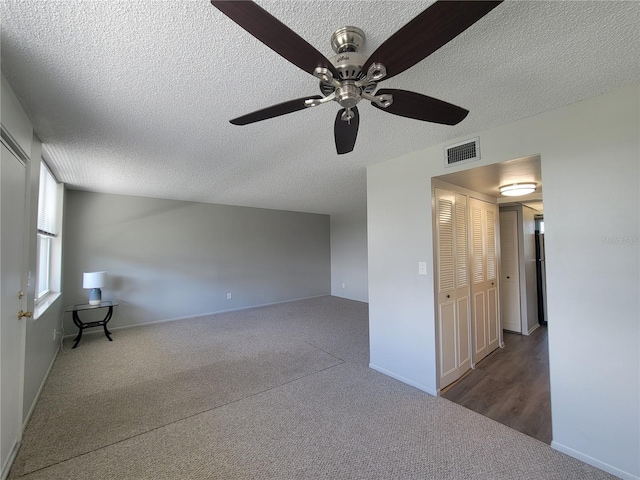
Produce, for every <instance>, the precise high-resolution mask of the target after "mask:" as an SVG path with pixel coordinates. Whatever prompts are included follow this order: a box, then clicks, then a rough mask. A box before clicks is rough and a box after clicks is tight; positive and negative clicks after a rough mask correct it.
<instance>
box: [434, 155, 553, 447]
mask: <svg viewBox="0 0 640 480" xmlns="http://www.w3.org/2000/svg"><path fill="white" fill-rule="evenodd" d="M434 179H436V180H438V181H439V182H445V183H447V184H450V185H454V186H457V187H459V188H460V189H462V190H465V191H468V192H469V191H470V192H476V193H477V194H479V195H484V196H489V197H492V198H493V199H495V201H496V203H497V206H498V207H508V208H506V210H514V211H515V210H518V209H520V210H521V211H523V210H524V209H526V215H527V219H528V217H531V219H532V222H531V225H528V224H527V228H528V227H529V226H530V227H531V228H530V230H531V232H530V233H531V238H528V237H527V241H528V242H529V243H531V245H528V244H527V248H528V249H529V250H530V252H528V254H532V255H534V256H535V252H536V248H535V246H536V238H535V236H534V230H535V228H536V227H538V225H540V222H539V220H540V219H541V218H542V214H543V204H542V178H541V159H540V157H539V156H532V157H526V158H521V159H515V160H510V161H506V162H502V163H499V164H493V165H487V166H484V167H478V168H474V169H469V170H464V171H460V172H454V173H451V174H447V175H442V176H439V177H434ZM522 182H533V183H535V184H536V185H537V186H538V189H537V191H536V192H535V193H534V194H532V195H531V194H530V195H527V196H526V197H509V198H507V197H503V196H502V195H501V194H500V192H499V187H500V186H503V185H507V184H512V183H522ZM501 210H502V209H501ZM521 216H522V214H521ZM534 217H535V219H536V220H535V222H534V221H533V218H534ZM505 227H506V226H505ZM522 227H523V224H522V222H520V224H519V225H515V224H514V225H512V229H513V230H512V232H515V231H517V228H520V229H522ZM499 228H500V233H502V225H500V226H499ZM522 235H523V233H521V236H522ZM435 244H436V242H435V239H434V245H435ZM531 252H533V253H531ZM505 253H507V252H505ZM512 253H517V252H512ZM436 255H437V252H436ZM499 257H500V261H499V270H500V285H499V286H500V296H501V299H500V300H501V301H500V304H501V307H500V308H501V312H500V315H501V316H503V314H504V313H505V312H503V310H504V305H503V301H502V300H503V298H502V295H503V291H504V287H505V286H508V285H506V284H505V282H504V278H503V277H504V275H505V271H503V264H502V260H503V259H502V258H501V257H502V254H500V255H499ZM535 263H536V260H535V257H534V261H533V262H532V264H531V265H532V266H533V270H532V269H531V267H530V266H527V272H526V273H527V274H528V275H529V277H531V272H534V273H533V277H532V278H528V280H529V283H527V284H523V285H524V287H523V288H521V290H522V292H520V293H519V296H518V297H517V298H516V299H515V301H514V305H515V306H516V307H517V308H518V310H520V311H521V314H522V315H521V316H520V315H519V316H518V319H517V321H518V322H519V324H520V325H521V326H522V327H521V328H520V329H519V330H518V331H519V333H512V332H510V331H508V330H512V329H515V328H514V327H512V328H511V329H510V328H507V327H508V325H506V324H505V322H504V321H502V320H501V330H502V332H501V333H502V339H503V341H502V344H501V347H502V348H500V349H498V350H496V351H494V352H493V353H491V354H490V355H488V356H487V357H486V358H485V359H483V360H482V361H480V362H478V363H477V364H476V365H475V368H474V369H472V370H468V371H467V372H466V373H464V374H463V375H462V378H460V379H458V380H457V381H456V382H455V383H452V384H451V385H449V386H446V385H439V388H441V390H440V393H441V395H442V397H443V398H447V399H449V400H451V401H454V402H455V403H458V404H460V405H462V406H465V407H467V408H469V409H471V410H474V411H476V412H478V413H481V414H483V415H485V416H487V417H489V418H492V419H494V420H496V421H498V422H500V423H503V424H505V425H507V426H509V427H511V428H514V429H516V430H519V431H521V432H523V433H525V434H527V435H530V436H533V437H535V438H537V439H539V440H541V441H543V442H545V443H550V442H551V411H550V410H551V408H550V403H551V402H550V386H549V354H548V336H547V329H546V326H541V327H539V326H538V325H539V318H538V314H537V306H538V295H537V285H538V282H537V278H536V273H535V272H536V265H535ZM522 273H523V275H522V276H525V272H524V267H523V272H522ZM518 275H519V274H518ZM509 276H511V275H509ZM505 278H506V277H505ZM510 280H511V279H510ZM523 281H524V280H523ZM531 282H532V283H531ZM532 286H533V290H532ZM527 287H528V291H527ZM507 290H508V289H507ZM531 292H533V300H531V298H529V303H530V304H531V305H529V306H530V307H531V306H532V305H533V306H535V307H536V308H535V310H536V313H535V314H534V313H531V314H530V311H531V312H533V308H527V298H525V296H528V297H531ZM532 302H535V305H534V304H532ZM522 307H524V308H522ZM530 315H531V316H532V318H531V319H529V318H528V317H529V316H530ZM507 323H508V322H507ZM534 323H535V325H534Z"/></svg>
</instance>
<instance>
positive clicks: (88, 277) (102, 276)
mask: <svg viewBox="0 0 640 480" xmlns="http://www.w3.org/2000/svg"><path fill="white" fill-rule="evenodd" d="M106 278H107V272H89V273H83V274H82V288H90V289H91V290H89V305H100V302H102V291H101V290H100V288H102V287H104V282H105V280H106Z"/></svg>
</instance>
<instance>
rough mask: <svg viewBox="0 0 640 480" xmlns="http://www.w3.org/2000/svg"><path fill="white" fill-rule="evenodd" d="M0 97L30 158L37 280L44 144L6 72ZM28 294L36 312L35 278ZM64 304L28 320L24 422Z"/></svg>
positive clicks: (31, 248) (5, 121)
mask: <svg viewBox="0 0 640 480" xmlns="http://www.w3.org/2000/svg"><path fill="white" fill-rule="evenodd" d="M0 97H1V98H2V115H1V117H2V126H3V127H4V128H5V129H6V130H7V131H8V132H9V133H10V134H11V136H12V137H13V139H14V140H15V141H16V142H17V143H18V144H19V145H20V147H21V148H22V149H23V150H24V152H25V153H26V154H27V155H28V156H29V159H30V161H29V162H28V163H27V175H28V184H27V189H28V190H27V203H26V208H27V216H26V219H25V221H26V222H27V225H28V227H27V228H28V242H27V245H26V250H27V259H26V263H27V264H26V265H25V270H26V271H30V272H31V276H32V279H34V278H35V272H36V232H37V217H38V185H39V183H38V182H39V178H40V162H41V154H42V144H41V143H40V141H39V140H38V138H37V137H36V136H35V135H34V133H33V129H32V127H31V123H30V122H29V118H28V117H27V115H26V113H25V112H24V110H23V109H22V106H21V105H20V102H19V101H18V99H17V97H16V96H15V94H14V92H13V90H12V89H11V86H10V85H9V83H8V82H7V81H6V79H5V77H4V75H2V94H1V95H0ZM25 277H26V275H25ZM26 293H27V296H26V299H27V302H26V310H29V311H35V309H34V296H35V281H32V282H31V284H30V285H28V286H27V289H26ZM63 305H64V301H63V298H62V296H59V297H58V298H57V299H56V300H55V301H54V302H53V303H52V305H51V306H49V308H48V309H47V310H46V311H45V312H44V313H42V314H41V315H40V316H39V317H38V318H37V319H28V320H25V322H26V324H25V330H26V332H25V358H24V391H23V397H22V405H23V407H22V419H23V421H24V420H26V419H27V418H28V417H29V415H30V414H31V412H32V411H33V408H34V407H35V404H36V401H37V399H38V395H39V392H40V389H41V388H42V385H43V384H44V381H45V380H46V378H47V375H48V373H49V369H50V368H51V366H52V364H53V361H54V360H55V357H56V354H57V352H58V346H59V341H56V340H54V339H53V332H54V330H55V329H59V328H60V320H61V317H62V310H63V309H64V306H63ZM58 340H59V337H58ZM9 413H11V412H9ZM3 414H4V412H3ZM3 460H4V459H3Z"/></svg>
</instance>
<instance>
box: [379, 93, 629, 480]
mask: <svg viewBox="0 0 640 480" xmlns="http://www.w3.org/2000/svg"><path fill="white" fill-rule="evenodd" d="M639 112H640V86H638V85H633V86H629V87H627V88H624V89H621V90H619V91H615V92H610V93H608V94H605V95H601V96H598V97H594V98H591V99H588V100H584V101H582V102H578V103H575V104H572V105H568V106H565V107H561V108H558V109H556V110H553V111H550V112H545V113H541V114H538V115H534V116H532V117H528V118H525V119H522V120H519V121H517V122H513V123H510V124H507V125H503V126H500V127H496V128H493V129H490V130H486V131H484V132H480V133H473V134H470V135H468V137H465V138H470V137H477V136H478V137H479V138H480V148H481V152H482V159H481V160H480V161H477V162H474V163H472V164H467V165H463V166H459V167H452V168H445V167H444V160H443V148H444V146H445V145H443V144H441V145H436V146H434V147H431V148H428V149H425V150H421V151H417V152H413V153H411V154H408V155H405V156H402V157H399V158H396V159H393V160H389V161H387V162H383V163H380V164H377V165H372V166H370V167H368V169H367V209H368V219H367V221H368V232H369V237H368V255H369V318H370V322H369V335H370V341H371V356H370V358H371V364H372V367H374V368H377V369H378V370H380V371H386V372H387V373H389V374H390V375H392V376H394V377H396V378H400V379H405V380H406V381H407V383H410V384H413V385H417V386H419V387H422V388H423V389H425V390H427V391H429V390H434V389H435V386H436V369H435V358H436V342H435V335H434V331H435V320H434V317H435V304H434V293H433V292H434V284H433V282H434V277H433V261H432V258H433V237H432V227H431V225H432V208H431V202H432V199H431V195H430V191H431V189H430V184H431V178H432V177H434V176H438V175H443V174H445V173H450V172H451V171H458V170H463V169H464V170H467V169H470V168H474V167H476V166H483V165H488V164H492V163H497V162H502V161H505V160H511V159H515V158H522V157H527V156H530V155H536V154H539V155H540V156H541V168H542V184H543V186H544V210H545V247H546V260H547V261H546V265H547V299H548V302H547V308H548V315H549V318H548V321H549V327H548V329H549V330H548V331H549V361H550V380H551V413H552V419H553V425H552V429H553V443H552V446H553V447H554V448H556V449H558V450H561V451H563V452H565V453H568V454H569V455H572V456H574V457H576V458H579V459H581V460H583V461H585V462H588V463H590V464H592V465H595V466H597V467H599V468H601V469H603V470H606V471H608V472H610V473H613V474H614V475H617V476H619V477H622V478H639V477H640V459H639V456H638V451H640V411H639V409H638V405H640V351H639V350H640V349H639V348H638V343H639V339H640V326H639V323H640V322H638V317H639V316H640V301H639V298H638V290H639V289H640V252H639V249H638V245H639V243H640V242H639V238H640V216H639V215H638V206H639V205H640V162H639V161H638V153H639V151H640V120H639ZM465 138H460V139H457V140H453V141H452V142H450V143H451V144H453V143H456V142H457V141H462V140H464V139H465ZM419 261H427V262H428V268H427V275H426V276H420V275H419V274H418V268H417V265H418V262H419ZM616 385H617V386H619V387H620V388H616V387H615V386H616Z"/></svg>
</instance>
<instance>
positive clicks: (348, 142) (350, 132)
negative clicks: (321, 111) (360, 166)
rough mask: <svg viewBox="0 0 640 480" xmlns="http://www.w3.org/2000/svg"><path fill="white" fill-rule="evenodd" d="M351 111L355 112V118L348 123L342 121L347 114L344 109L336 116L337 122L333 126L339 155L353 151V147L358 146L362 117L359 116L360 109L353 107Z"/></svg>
mask: <svg viewBox="0 0 640 480" xmlns="http://www.w3.org/2000/svg"><path fill="white" fill-rule="evenodd" d="M351 111H353V113H354V115H355V116H354V117H353V118H352V119H351V120H349V121H348V122H347V121H345V120H342V114H343V113H344V112H345V109H344V108H343V109H342V110H340V111H339V112H338V114H337V115H336V121H335V122H334V125H333V133H334V136H335V139H336V151H337V152H338V155H342V154H344V153H349V152H351V151H353V147H354V146H355V144H356V137H357V136H358V126H359V124H360V115H359V114H358V109H357V108H356V107H353V108H352V109H351Z"/></svg>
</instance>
